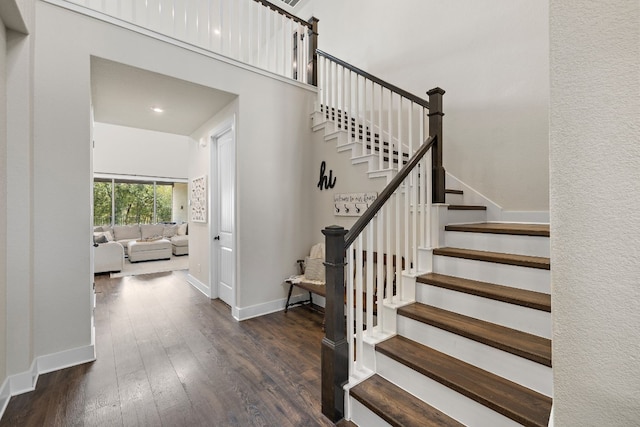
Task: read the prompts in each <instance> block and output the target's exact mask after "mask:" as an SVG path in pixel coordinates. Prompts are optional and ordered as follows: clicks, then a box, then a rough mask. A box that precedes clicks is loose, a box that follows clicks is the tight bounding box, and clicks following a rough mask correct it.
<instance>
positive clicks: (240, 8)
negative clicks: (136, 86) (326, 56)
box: [46, 0, 318, 85]
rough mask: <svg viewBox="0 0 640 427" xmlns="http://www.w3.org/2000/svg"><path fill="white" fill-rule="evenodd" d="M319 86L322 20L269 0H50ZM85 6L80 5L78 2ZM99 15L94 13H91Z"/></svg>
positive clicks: (50, 0)
mask: <svg viewBox="0 0 640 427" xmlns="http://www.w3.org/2000/svg"><path fill="white" fill-rule="evenodd" d="M46 1H49V2H50V3H54V4H58V5H61V6H66V7H71V8H73V9H74V10H78V11H80V12H83V11H87V12H88V11H91V12H98V14H97V16H98V17H100V16H102V17H105V18H107V19H108V20H109V21H110V22H113V23H116V24H118V23H119V21H120V22H122V23H127V24H133V26H134V27H138V28H140V29H143V30H147V31H152V32H155V33H158V34H160V35H162V36H166V37H169V38H171V39H174V40H177V41H179V42H182V43H186V44H187V45H188V46H194V47H196V48H200V49H204V50H206V51H209V52H213V53H216V54H219V55H222V56H225V57H227V58H231V59H234V60H236V61H240V62H242V63H245V64H249V65H252V66H254V67H257V68H260V69H263V70H266V71H270V72H272V73H275V74H278V75H280V76H284V77H287V78H290V79H293V80H296V81H299V82H301V83H309V84H312V85H315V84H316V82H317V77H316V75H317V72H316V66H315V63H316V53H315V51H316V49H317V47H318V41H317V37H318V20H317V19H315V18H311V19H310V20H309V21H308V22H307V21H304V20H302V19H300V18H298V17H296V16H294V15H292V14H290V13H289V12H287V11H285V10H284V9H282V8H279V7H278V6H276V5H274V4H272V3H270V2H268V1H266V0H46ZM77 6H80V7H77ZM91 14H92V15H93V16H96V14H95V13H91Z"/></svg>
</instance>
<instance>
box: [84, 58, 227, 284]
mask: <svg viewBox="0 0 640 427" xmlns="http://www.w3.org/2000/svg"><path fill="white" fill-rule="evenodd" d="M91 86H92V104H93V105H92V106H93V120H94V122H93V178H94V179H93V184H94V185H93V197H92V203H91V204H92V212H93V225H94V237H95V238H96V239H97V240H98V241H96V242H95V243H94V248H95V249H94V271H95V273H97V274H99V273H108V274H110V275H111V277H121V276H127V275H136V274H146V273H153V272H163V271H172V270H186V269H189V256H188V254H189V246H190V245H189V239H188V237H189V236H188V235H187V233H188V225H187V224H188V222H189V220H190V218H189V213H188V212H189V207H190V200H189V197H188V181H189V177H190V170H191V171H192V174H195V173H197V171H198V170H199V169H200V168H199V167H198V165H197V164H195V165H194V164H191V165H190V163H192V162H190V151H189V148H190V145H192V146H196V145H197V142H196V141H195V140H194V139H193V138H191V137H190V136H189V135H190V134H191V133H193V131H194V130H197V129H198V128H200V127H201V126H202V125H203V124H206V123H207V122H208V121H209V120H210V119H211V117H213V116H215V114H216V113H217V111H218V110H220V108H221V107H223V106H224V105H225V104H227V103H228V102H229V100H230V99H233V96H232V95H230V94H227V93H224V92H221V91H216V90H213V89H209V88H203V87H201V86H199V85H195V84H192V83H188V82H185V81H181V80H177V79H172V78H170V77H168V76H164V75H160V74H157V73H152V72H148V71H146V70H142V69H138V68H134V67H129V66H126V65H123V64H119V63H115V62H112V61H107V60H104V59H100V58H92V70H91ZM196 163H197V162H196ZM202 166H203V169H204V171H203V176H206V170H207V169H208V165H202ZM204 220H205V222H206V218H204ZM153 224H158V225H157V226H156V225H153ZM129 241H132V242H134V243H132V245H133V251H134V253H133V256H130V255H131V253H130V251H129V248H128V243H129ZM195 247H197V245H196V246H195ZM195 269H196V270H197V265H196V268H195ZM205 280H206V279H205Z"/></svg>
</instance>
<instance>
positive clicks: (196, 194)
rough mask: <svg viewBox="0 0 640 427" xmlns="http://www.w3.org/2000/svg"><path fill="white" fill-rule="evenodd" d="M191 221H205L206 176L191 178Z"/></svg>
mask: <svg viewBox="0 0 640 427" xmlns="http://www.w3.org/2000/svg"><path fill="white" fill-rule="evenodd" d="M190 202H191V221H193V222H207V176H206V175H203V176H201V177H198V178H194V179H193V180H191V200H190Z"/></svg>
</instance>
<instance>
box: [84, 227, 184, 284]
mask: <svg viewBox="0 0 640 427" xmlns="http://www.w3.org/2000/svg"><path fill="white" fill-rule="evenodd" d="M187 233H188V228H187V224H186V223H184V224H134V225H115V226H113V227H112V226H101V227H96V228H95V229H94V233H93V239H94V243H95V244H96V245H97V246H96V247H95V254H94V255H95V258H94V271H95V272H96V273H104V272H109V271H120V270H122V267H123V266H124V258H125V256H127V255H128V247H129V242H144V241H156V242H158V243H156V244H155V245H151V246H157V248H155V247H154V249H160V246H162V247H163V248H165V249H162V250H159V251H157V252H155V255H154V253H153V252H149V253H145V254H144V255H142V253H139V254H137V255H136V256H134V258H135V259H132V260H131V261H133V262H135V261H150V260H155V259H166V258H170V257H171V252H173V254H174V255H187V254H188V253H189V238H188V235H187ZM165 242H167V243H165ZM167 246H168V247H169V250H168V255H167V250H166V247H167ZM145 252H146V251H145Z"/></svg>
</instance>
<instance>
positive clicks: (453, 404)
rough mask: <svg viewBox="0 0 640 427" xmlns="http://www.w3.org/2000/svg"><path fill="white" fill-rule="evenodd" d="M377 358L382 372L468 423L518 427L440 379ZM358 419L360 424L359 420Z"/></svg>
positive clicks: (480, 426)
mask: <svg viewBox="0 0 640 427" xmlns="http://www.w3.org/2000/svg"><path fill="white" fill-rule="evenodd" d="M376 359H377V366H378V375H380V376H382V377H384V378H386V379H387V380H389V381H391V382H393V383H394V384H396V385H397V386H399V387H401V388H403V389H404V390H406V391H408V392H409V393H411V394H413V395H414V396H416V397H418V398H419V399H421V400H423V401H425V402H428V403H429V404H430V405H431V406H433V407H435V408H437V409H439V410H440V411H442V412H444V413H445V414H447V415H448V416H450V417H451V418H454V419H456V420H458V421H459V422H461V423H463V424H465V425H468V426H475V427H507V426H514V427H515V426H519V425H520V424H518V423H516V422H515V421H513V420H510V419H509V418H507V417H505V416H503V415H501V414H499V413H497V412H495V411H493V410H492V409H490V408H487V407H486V406H484V405H481V404H480V403H478V402H476V401H474V400H472V399H469V398H468V397H466V396H463V395H462V394H460V393H458V392H456V391H454V390H452V389H450V388H448V387H446V386H444V385H442V384H440V383H439V382H437V381H434V380H432V379H430V378H428V377H426V376H424V375H420V374H418V373H416V371H414V370H413V369H411V368H408V367H407V366H405V365H403V364H401V363H399V362H396V361H395V360H393V359H391V358H389V357H387V356H385V355H383V354H380V352H378V353H377V355H376ZM354 422H355V423H356V424H358V422H357V421H356V420H355V419H354ZM359 425H366V424H359Z"/></svg>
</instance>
